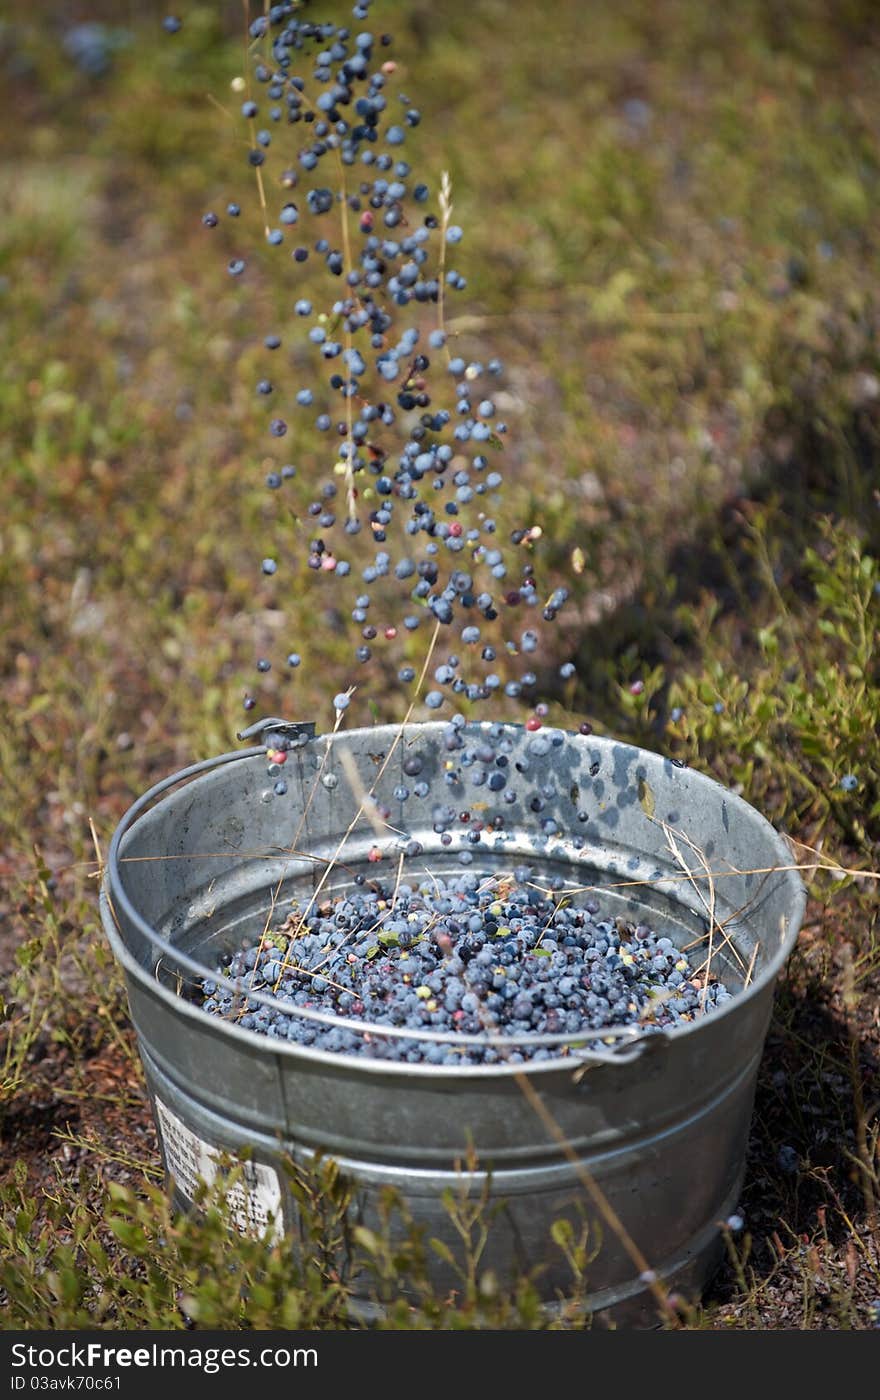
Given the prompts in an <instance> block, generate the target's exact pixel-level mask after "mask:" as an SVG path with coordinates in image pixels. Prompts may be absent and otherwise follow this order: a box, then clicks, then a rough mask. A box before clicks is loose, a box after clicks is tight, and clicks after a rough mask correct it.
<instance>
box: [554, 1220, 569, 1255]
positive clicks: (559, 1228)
mask: <svg viewBox="0 0 880 1400" xmlns="http://www.w3.org/2000/svg"><path fill="white" fill-rule="evenodd" d="M550 1238H551V1239H552V1240H553V1243H554V1244H558V1245H559V1248H560V1249H567V1248H569V1247H570V1246H571V1245H572V1243H573V1242H574V1230H573V1229H572V1225H571V1221H570V1220H565V1219H561V1220H554V1221H553V1224H552V1225H551V1226H550Z"/></svg>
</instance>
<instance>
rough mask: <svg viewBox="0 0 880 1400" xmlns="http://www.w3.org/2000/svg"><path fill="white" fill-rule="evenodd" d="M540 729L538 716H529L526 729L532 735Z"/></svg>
mask: <svg viewBox="0 0 880 1400" xmlns="http://www.w3.org/2000/svg"><path fill="white" fill-rule="evenodd" d="M540 728H541V721H540V720H539V719H538V716H537V715H529V718H528V719H527V720H526V729H528V730H530V731H531V732H532V733H533V734H534V732H535V730H536V729H540Z"/></svg>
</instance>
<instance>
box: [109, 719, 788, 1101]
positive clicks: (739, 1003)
mask: <svg viewBox="0 0 880 1400" xmlns="http://www.w3.org/2000/svg"><path fill="white" fill-rule="evenodd" d="M499 724H501V725H503V726H504V727H505V728H509V729H513V730H515V731H517V732H520V733H521V732H524V730H525V726H524V725H522V724H516V723H514V722H512V721H501V720H473V721H468V724H467V727H473V728H483V729H485V728H489V727H492V726H495V725H499ZM446 727H447V721H442V720H440V721H431V720H428V721H415V722H411V723H408V724H405V725H401V724H388V725H385V726H361V727H359V728H352V729H346V730H344V731H341V734H340V733H337V732H336V731H334V732H333V733H330V734H312V735H310V736H309V738H308V742H310V743H312V742H314V743H317V742H322V741H329V742H330V743H332V742H334V741H337V740H338V739H339V738H340V737H344V738H345V739H346V740H355V741H356V740H357V739H358V738H361V737H364V736H370V738H371V739H372V740H375V738H376V734H377V730H380V729H381V730H391V731H393V732H395V733H399V734H400V735H401V738H402V739H405V738H406V737H407V735H409V734H410V733H412V734H413V735H415V736H417V735H420V734H425V733H434V734H437V733H439V732H441V731H443V730H445V728H446ZM545 732H546V733H547V734H551V733H557V734H562V735H563V736H564V737H565V738H566V739H569V740H573V741H577V742H578V743H582V744H584V745H587V744H589V745H592V746H598V747H599V748H600V749H605V750H608V751H614V750H616V751H619V750H620V749H624V750H627V751H629V752H631V753H632V754H633V755H634V756H638V758H640V759H641V760H642V761H648V762H650V763H652V764H655V765H656V764H658V763H660V764H669V763H671V760H670V759H669V758H668V757H667V756H666V755H664V754H660V753H657V752H656V751H655V750H651V749H645V748H642V747H641V746H639V745H635V744H629V743H627V742H625V741H623V740H618V739H615V738H612V737H610V736H605V735H595V734H590V735H583V734H580V733H578V732H576V731H573V730H566V729H563V728H561V727H560V726H551V725H548V726H545ZM269 747H271V744H270V743H267V744H260V745H256V746H253V747H249V748H247V749H240V750H232V751H230V752H227V753H223V754H218V755H215V756H214V757H212V758H208V759H204V760H201V761H200V762H198V763H195V764H191V765H189V766H187V767H185V768H182V769H180V770H178V771H177V772H175V773H171V774H168V775H167V776H166V777H164V778H162V779H160V780H159V781H158V782H157V783H154V784H153V785H152V786H151V787H150V788H148V789H147V790H146V791H145V792H144V793H142V794H141V795H140V797H138V798H137V799H136V800H135V801H134V802H133V803H132V804H131V806H130V807H129V808H128V809H127V810H126V812H125V813H124V814H123V816H122V817H121V818H120V820H119V822H118V824H117V826H116V828H115V830H114V833H113V837H112V839H111V842H110V847H109V850H108V856H107V862H106V866H105V870H104V878H103V881H102V886H101V892H100V903H101V912H102V918H103V923H104V927H105V932H106V934H107V936H108V940H109V941H110V944H111V948H112V951H113V953H114V956H115V957H116V958H117V960H118V961H119V962H121V963H122V965H123V966H124V968H125V969H126V971H127V972H128V974H129V975H130V976H131V977H132V978H133V979H134V980H135V981H137V982H138V983H139V984H141V985H143V986H145V987H147V988H148V989H149V991H150V992H151V993H152V994H153V995H156V996H159V997H160V999H161V1000H163V1001H165V1002H167V1003H168V1004H169V1005H170V1006H172V1007H173V1009H174V1010H175V1012H176V1013H178V1014H180V1013H185V1014H186V1015H187V1016H188V1017H189V1016H192V1017H194V1018H196V1019H197V1021H198V1024H199V1025H202V1026H204V1025H205V1024H206V1023H207V1024H209V1025H210V1026H211V1027H212V1028H213V1030H214V1031H215V1032H216V1033H219V1034H221V1035H224V1036H226V1035H231V1036H233V1037H234V1038H236V1039H237V1040H240V1041H243V1042H244V1043H246V1044H248V1045H250V1046H251V1047H253V1048H254V1049H259V1050H261V1051H267V1052H269V1053H272V1054H281V1055H287V1056H291V1057H293V1058H303V1057H304V1058H307V1059H309V1060H316V1061H319V1062H321V1063H323V1064H327V1065H334V1064H335V1065H342V1064H344V1065H346V1066H348V1067H349V1068H351V1067H357V1068H358V1069H362V1070H363V1069H367V1070H368V1072H385V1073H386V1074H387V1073H388V1072H389V1071H392V1072H393V1071H395V1070H396V1071H399V1072H401V1073H403V1074H404V1075H405V1076H408V1075H410V1074H411V1073H413V1072H416V1073H418V1074H419V1075H428V1076H429V1077H431V1078H436V1077H443V1076H446V1077H455V1078H458V1077H461V1076H462V1075H465V1074H466V1075H467V1077H468V1078H470V1077H478V1078H479V1077H491V1076H495V1075H498V1074H499V1073H502V1074H503V1073H505V1072H506V1073H508V1074H512V1075H515V1074H516V1073H517V1072H519V1073H524V1072H528V1073H530V1074H531V1073H534V1072H538V1071H539V1070H540V1071H548V1070H557V1071H558V1070H559V1069H560V1068H568V1067H572V1068H574V1069H575V1070H576V1069H577V1068H580V1067H583V1068H587V1067H590V1066H591V1065H595V1066H598V1065H601V1064H611V1065H624V1064H627V1063H631V1062H632V1061H633V1060H636V1059H638V1058H640V1056H641V1055H642V1054H643V1053H644V1052H645V1051H646V1050H647V1049H648V1048H652V1049H653V1048H659V1047H660V1046H661V1045H670V1044H671V1043H673V1042H678V1041H683V1040H684V1039H685V1038H686V1037H688V1036H691V1035H694V1034H697V1033H698V1032H699V1031H700V1030H702V1029H705V1028H706V1027H707V1026H708V1025H719V1024H721V1023H722V1021H723V1019H724V1018H725V1017H730V1016H733V1015H736V1014H738V1012H739V1011H741V1010H742V1008H743V1007H744V1006H745V1004H746V1003H747V1002H750V1001H752V1000H754V999H755V997H757V996H758V995H759V994H760V993H763V992H764V991H765V990H766V988H767V987H768V985H769V984H771V983H772V982H773V981H775V979H776V977H777V976H778V974H779V972H780V971H781V969H782V968H783V966H784V965H785V963H786V962H787V960H788V958H789V956H790V954H791V952H792V950H793V948H794V945H795V942H796V941H797V937H798V934H799V932H800V928H801V923H802V920H803V915H804V910H805V906H806V898H807V891H806V887H805V885H804V883H803V881H802V880H801V879H800V876H799V875H798V873H797V870H796V868H793V867H792V863H791V853H790V851H789V850H788V848H787V847H786V846H785V844H784V839H783V836H782V834H781V833H780V832H778V831H777V829H776V828H775V827H774V826H773V824H772V823H771V822H770V821H769V820H768V819H767V818H766V817H765V816H764V815H763V814H762V813H761V812H759V811H758V810H757V808H755V807H753V806H752V805H751V804H750V803H749V802H747V801H746V800H745V799H744V798H743V797H741V796H740V794H738V793H736V792H733V791H732V790H731V789H729V788H726V787H724V785H723V784H721V783H719V782H718V781H717V779H715V778H712V777H711V776H709V775H708V774H705V773H701V772H700V771H699V769H693V768H690V767H688V768H687V771H688V773H689V774H690V775H691V776H692V778H693V779H695V780H696V781H697V782H698V783H699V784H700V785H701V786H706V787H708V788H709V789H714V790H717V791H718V792H719V793H720V794H722V795H723V797H724V799H725V801H727V802H728V803H729V804H730V805H731V807H732V810H733V811H734V812H737V811H738V812H740V813H741V815H742V816H743V817H744V818H745V819H746V820H748V821H749V822H750V823H751V824H752V825H753V826H754V825H757V826H758V827H759V828H762V829H763V834H764V836H765V838H766V839H767V841H768V844H769V846H770V847H771V849H772V850H773V851H775V853H776V854H778V856H779V857H780V861H781V864H780V868H779V872H778V873H779V874H780V875H781V876H783V877H784V881H785V883H786V885H788V887H789V889H788V894H789V898H790V901H791V905H790V912H789V916H788V920H787V928H786V930H785V932H784V934H781V936H780V938H779V942H778V945H777V948H776V950H775V952H773V953H772V954H771V956H770V957H769V958H768V960H767V962H766V963H765V964H764V965H763V966H762V968H761V970H760V972H759V973H757V974H756V976H755V978H754V980H753V981H752V982H751V983H750V985H749V986H748V987H746V988H743V989H741V990H740V991H737V992H736V993H734V995H733V996H732V997H731V1000H730V1001H729V1002H727V1003H726V1004H725V1005H724V1006H722V1007H721V1008H715V1009H713V1010H712V1012H711V1013H710V1014H709V1015H708V1016H701V1017H700V1018H698V1019H697V1020H695V1021H691V1022H687V1023H685V1024H679V1025H675V1026H671V1027H664V1028H663V1029H662V1030H653V1031H644V1030H642V1031H640V1030H639V1029H638V1027H633V1026H626V1027H607V1028H605V1030H604V1031H596V1032H593V1033H592V1035H591V1036H590V1037H589V1039H590V1042H591V1044H593V1043H594V1042H595V1041H600V1040H602V1041H604V1042H605V1044H609V1043H610V1042H612V1041H616V1042H617V1045H616V1048H615V1049H612V1050H610V1051H602V1050H597V1049H595V1048H593V1049H590V1050H576V1051H574V1052H573V1053H571V1054H565V1055H555V1056H554V1055H552V1053H551V1056H550V1057H549V1058H548V1059H547V1060H539V1061H537V1062H536V1061H534V1060H524V1061H522V1062H517V1063H514V1064H510V1063H507V1062H505V1061H503V1060H501V1061H499V1062H498V1063H495V1064H491V1065H474V1064H471V1065H467V1064H462V1065H434V1064H424V1063H422V1064H411V1063H408V1062H402V1061H399V1060H386V1059H384V1058H380V1057H375V1058H373V1057H371V1056H361V1055H353V1054H351V1053H349V1052H346V1051H344V1050H339V1051H322V1050H315V1049H313V1048H311V1047H309V1046H302V1045H295V1044H292V1043H291V1042H289V1041H286V1040H281V1039H280V1038H277V1037H274V1036H272V1037H270V1036H267V1035H264V1034H262V1033H260V1032H255V1031H250V1030H247V1029H246V1028H243V1027H241V1026H239V1025H237V1024H235V1023H233V1022H230V1021H226V1020H222V1019H221V1018H219V1017H216V1016H213V1015H211V1013H209V1012H206V1011H204V1010H202V1008H201V1007H198V1006H196V1005H194V1004H193V1003H191V1002H189V1001H186V1000H185V999H184V998H182V997H179V996H175V995H173V994H172V992H171V991H170V989H169V988H168V987H166V986H165V985H164V984H163V983H162V982H160V981H159V979H158V978H157V977H156V976H155V974H154V975H152V976H151V975H149V974H148V973H147V970H146V968H145V967H143V966H142V965H141V964H140V963H139V962H138V961H137V960H136V959H135V958H134V957H133V956H132V955H131V953H130V951H129V949H128V948H127V946H126V943H125V940H124V937H123V935H122V934H121V931H120V929H119V927H118V922H117V919H116V915H115V910H114V901H116V902H118V904H119V906H120V907H121V909H122V910H123V911H124V913H125V915H126V917H127V918H128V919H129V920H130V921H131V922H132V923H133V925H134V926H135V928H136V929H137V930H138V932H139V933H140V934H141V935H142V936H143V937H144V938H145V939H146V940H147V941H148V943H149V944H150V946H152V947H155V948H156V949H158V950H159V951H161V952H163V953H165V954H166V955H169V954H170V955H171V956H172V957H173V958H174V960H175V961H176V962H177V963H179V965H180V966H181V967H184V968H186V969H187V970H190V971H192V972H194V973H196V974H198V975H201V976H208V977H211V976H212V975H213V973H212V969H210V968H208V967H207V966H206V965H205V964H202V963H199V962H198V960H197V959H192V958H190V957H189V956H188V955H187V954H185V953H183V952H182V951H181V950H180V949H178V948H176V947H175V946H174V945H173V944H171V943H170V942H169V941H168V940H167V939H165V938H164V936H163V935H161V934H159V933H158V931H157V930H156V929H154V928H153V927H152V926H151V925H150V924H149V923H148V921H147V920H146V919H144V918H143V916H142V915H141V914H140V913H139V911H138V910H137V909H136V908H135V907H134V905H133V904H132V902H131V900H130V899H129V897H128V895H127V893H126V891H125V889H124V887H123V885H122V878H121V874H120V870H119V866H120V847H121V843H122V841H123V839H124V837H125V836H126V834H127V833H128V831H129V830H130V829H131V828H132V827H133V825H134V824H135V823H136V822H137V820H138V819H139V818H140V817H141V816H143V815H145V814H146V813H147V812H148V811H150V810H152V809H153V807H154V805H155V803H156V802H157V800H160V799H162V798H164V797H166V796H168V794H169V793H170V792H171V791H172V789H174V788H176V787H178V786H179V785H180V784H181V783H183V782H187V781H189V780H191V779H195V778H198V777H201V776H204V775H206V774H208V773H211V772H214V771H215V770H216V769H218V768H220V767H222V766H223V765H225V764H228V763H234V762H239V761H244V760H248V759H253V758H257V757H261V756H263V755H265V753H266V752H267V749H268V748H269ZM773 869H774V867H771V871H772V870H773ZM190 964H191V967H190V966H189V965H190ZM251 995H253V997H254V999H255V1000H257V1001H258V1002H264V1003H265V1004H266V1005H270V1006H274V1007H277V1008H279V1009H282V1010H285V1011H286V1012H287V1013H288V1014H291V1007H290V1005H289V1003H285V1002H283V1001H282V1000H281V999H280V998H274V997H271V996H268V995H266V994H264V993H260V992H257V991H254V992H253V993H252V994H251ZM297 1012H300V1013H301V1008H294V1009H293V1014H296V1013H297ZM302 1019H304V1020H312V1021H314V1022H315V1023H316V1024H326V1025H330V1026H337V1025H338V1026H341V1027H345V1028H346V1029H352V1030H356V1031H358V1032H359V1033H362V1032H361V1028H360V1023H358V1024H357V1025H356V1024H355V1023H354V1022H353V1021H352V1020H351V1018H348V1017H345V1018H342V1017H337V1016H332V1015H327V1016H325V1015H323V1014H321V1013H312V1014H311V1015H305V1016H302ZM365 1024H367V1025H368V1026H369V1025H371V1024H372V1023H365ZM376 1030H377V1033H378V1034H382V1035H383V1036H385V1037H387V1038H390V1039H392V1040H395V1041H400V1042H402V1043H404V1044H407V1043H410V1044H411V1043H414V1042H416V1041H419V1040H421V1041H425V1040H430V1041H435V1040H436V1041H438V1042H439V1043H441V1044H444V1045H450V1046H454V1045H456V1044H458V1045H464V1044H465V1043H471V1042H473V1043H476V1044H480V1045H484V1046H485V1045H487V1044H495V1045H503V1046H506V1047H508V1048H509V1050H510V1051H511V1052H514V1051H515V1050H516V1048H517V1047H519V1048H522V1047H529V1048H533V1047H535V1046H544V1047H545V1048H548V1049H551V1050H552V1047H553V1045H565V1046H571V1045H572V1043H573V1042H577V1041H578V1040H581V1041H583V1040H584V1039H585V1037H584V1035H583V1033H582V1032H574V1033H572V1034H571V1035H564V1034H560V1035H557V1036H555V1037H553V1038H552V1039H547V1038H542V1037H541V1036H539V1035H529V1033H527V1032H524V1033H523V1034H522V1035H521V1036H517V1037H513V1036H509V1035H508V1036H497V1037H494V1038H491V1037H487V1036H485V1035H480V1036H477V1037H462V1036H460V1035H459V1034H458V1033H456V1032H445V1033H438V1032H434V1033H433V1034H432V1033H431V1031H429V1030H428V1029H427V1028H424V1029H422V1030H415V1029H411V1028H404V1027H381V1028H379V1027H376Z"/></svg>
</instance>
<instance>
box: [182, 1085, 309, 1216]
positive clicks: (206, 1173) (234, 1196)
mask: <svg viewBox="0 0 880 1400" xmlns="http://www.w3.org/2000/svg"><path fill="white" fill-rule="evenodd" d="M156 1116H157V1118H158V1120H159V1131H160V1133H161V1136H162V1144H163V1146H164V1148H165V1161H166V1163H167V1166H168V1171H169V1172H170V1174H171V1175H172V1176H173V1177H174V1180H175V1183H176V1184H177V1187H178V1189H179V1191H180V1192H181V1194H182V1195H184V1196H186V1197H188V1199H189V1200H192V1199H193V1198H194V1196H195V1194H196V1188H197V1186H198V1183H199V1181H200V1180H203V1181H205V1182H207V1184H208V1186H213V1185H214V1182H215V1181H216V1180H217V1178H218V1177H219V1176H222V1175H223V1174H224V1169H223V1167H222V1166H221V1158H223V1157H224V1156H225V1157H226V1158H227V1160H228V1161H229V1162H230V1163H231V1165H232V1166H239V1165H240V1166H241V1170H242V1178H241V1181H239V1182H237V1183H236V1185H235V1186H233V1187H232V1188H231V1190H230V1191H229V1192H228V1193H227V1196H226V1200H227V1203H228V1206H229V1211H230V1214H231V1216H232V1219H233V1221H234V1223H235V1226H236V1228H237V1229H238V1230H239V1231H240V1232H241V1234H243V1235H262V1234H264V1233H265V1231H266V1228H267V1226H268V1225H269V1216H270V1215H271V1216H273V1217H274V1223H273V1225H272V1234H271V1238H272V1239H273V1240H280V1239H281V1238H282V1237H283V1235H284V1216H283V1213H282V1210H281V1186H280V1184H279V1181H278V1173H277V1172H276V1171H275V1170H274V1168H273V1167H267V1166H266V1165H265V1164H264V1163H263V1162H242V1161H241V1159H240V1158H238V1157H236V1156H234V1155H233V1154H232V1153H231V1152H226V1153H224V1152H222V1151H221V1149H220V1148H218V1147H212V1146H211V1144H210V1143H208V1142H204V1141H203V1140H202V1138H200V1137H197V1136H196V1134H195V1133H194V1132H193V1131H192V1129H191V1128H188V1127H187V1126H186V1124H185V1123H184V1122H182V1121H181V1119H180V1118H178V1116H177V1114H176V1113H172V1112H171V1109H170V1108H167V1107H166V1105H165V1104H164V1103H162V1101H161V1100H160V1099H156Z"/></svg>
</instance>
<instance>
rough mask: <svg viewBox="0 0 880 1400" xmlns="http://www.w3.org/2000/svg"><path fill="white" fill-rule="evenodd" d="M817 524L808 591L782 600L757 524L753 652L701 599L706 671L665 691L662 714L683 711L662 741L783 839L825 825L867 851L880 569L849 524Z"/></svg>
mask: <svg viewBox="0 0 880 1400" xmlns="http://www.w3.org/2000/svg"><path fill="white" fill-rule="evenodd" d="M820 524H821V533H820V534H819V536H818V538H817V539H816V542H815V544H813V545H810V546H807V547H806V548H805V549H804V552H803V562H804V568H805V570H806V574H807V577H808V580H809V587H810V590H811V592H810V593H808V594H807V596H806V597H805V598H798V597H796V596H792V597H789V598H788V599H786V598H784V597H783V596H782V594H781V592H780V591H779V589H778V587H777V586H776V585H775V582H774V581H773V574H772V569H770V567H769V560H768V556H767V525H766V522H765V521H764V520H762V519H761V518H758V519H757V520H756V522H755V523H754V526H753V535H752V542H753V548H754V551H755V553H756V556H757V558H758V560H759V561H764V563H765V564H766V565H767V572H766V578H765V582H766V583H767V584H768V595H767V603H766V604H765V606H764V608H763V609H762V610H761V612H760V616H759V619H758V621H759V623H760V625H758V626H756V627H755V628H754V633H753V635H754V642H755V649H753V650H752V652H751V655H749V656H746V657H744V656H743V654H742V648H741V647H740V648H739V651H738V652H737V649H736V644H735V637H736V632H737V625H736V623H735V622H734V621H732V620H731V619H730V618H727V619H724V618H721V617H720V616H719V610H718V605H717V603H716V602H715V600H713V599H712V598H707V599H706V600H705V601H704V603H703V605H702V607H701V609H700V611H699V614H698V619H697V623H696V627H697V630H698V631H699V632H700V633H701V634H702V635H703V636H704V637H705V638H706V639H707V640H706V644H705V650H704V657H703V665H702V667H701V668H700V669H699V670H693V671H684V672H682V673H680V674H679V675H677V676H676V678H675V680H674V681H673V682H672V684H671V685H670V686H669V691H668V706H669V707H670V708H675V707H677V708H679V709H680V710H682V711H683V713H682V715H681V717H680V718H679V719H677V720H675V721H672V720H671V719H670V720H669V721H668V722H667V734H668V736H669V739H670V740H671V741H672V743H673V744H674V747H675V751H676V752H677V753H679V754H680V755H681V756H682V757H685V758H686V759H687V761H688V762H690V763H693V764H695V765H697V766H702V767H708V768H709V769H710V770H711V771H712V773H713V774H714V775H715V776H716V777H718V778H719V779H720V780H721V781H722V782H725V783H727V784H729V785H731V786H734V787H735V788H736V790H737V791H740V792H742V793H744V794H745V795H746V796H747V797H748V799H749V801H751V802H753V803H754V804H756V805H757V806H759V807H761V808H762V809H763V810H765V811H767V812H768V813H769V814H772V815H773V816H774V817H775V818H776V819H777V820H778V821H779V822H781V823H782V824H783V825H785V826H786V827H787V828H788V829H789V830H796V829H798V828H801V827H803V825H804V824H807V823H808V824H809V825H810V826H811V828H812V830H813V833H814V835H820V834H821V833H822V832H823V831H825V830H826V829H827V828H828V827H829V824H830V827H831V828H832V835H834V836H835V837H836V840H837V841H838V842H839V841H840V840H842V839H845V840H847V841H849V842H850V843H851V844H854V845H856V846H859V847H861V848H862V849H863V850H864V851H865V852H866V853H867V852H869V851H870V849H871V847H872V846H873V845H874V844H875V843H876V842H877V841H878V839H880V648H878V635H880V633H878V619H880V566H878V563H877V560H876V559H875V558H873V557H872V555H870V554H869V553H867V552H866V551H865V550H864V548H863V545H862V543H861V541H860V539H859V536H858V533H857V531H856V529H855V527H854V526H853V525H852V524H851V523H849V522H841V523H838V524H831V523H830V522H828V521H824V522H820ZM744 660H745V661H747V662H748V663H749V664H748V667H746V666H745V665H744V664H743V662H744ZM654 679H655V680H656V677H655V678H654ZM655 694H656V690H655ZM640 698H641V697H640ZM842 780H845V781H844V782H843V786H842V785H841V783H842Z"/></svg>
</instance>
